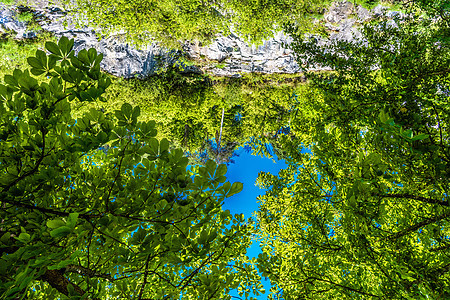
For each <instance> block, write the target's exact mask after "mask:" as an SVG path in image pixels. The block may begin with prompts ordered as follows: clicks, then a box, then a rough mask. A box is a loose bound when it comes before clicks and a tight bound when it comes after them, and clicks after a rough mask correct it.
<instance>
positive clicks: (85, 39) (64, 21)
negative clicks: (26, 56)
mask: <svg viewBox="0 0 450 300" xmlns="http://www.w3.org/2000/svg"><path fill="white" fill-rule="evenodd" d="M40 7H41V8H37V7H35V8H34V10H33V14H34V18H35V20H36V22H37V23H38V24H39V25H40V26H41V27H42V29H43V30H45V31H48V32H51V33H53V34H54V35H55V36H56V37H58V38H59V37H60V36H63V35H64V36H67V37H69V38H74V39H75V51H79V50H81V49H83V48H95V49H97V51H99V52H101V53H103V55H104V59H103V61H102V65H101V66H102V68H103V69H104V70H105V71H107V72H109V73H111V74H113V75H115V76H120V77H125V78H130V77H134V76H138V77H145V76H149V75H153V74H155V73H157V72H158V71H161V70H164V69H165V68H167V67H168V66H172V65H174V64H176V65H178V66H179V67H181V69H182V70H183V72H186V73H202V72H207V73H209V74H212V75H217V76H240V73H243V72H260V73H296V72H299V71H300V66H299V65H298V63H297V61H296V59H295V55H294V53H293V51H292V50H290V49H289V45H290V43H291V42H292V38H291V37H290V36H288V35H285V34H284V33H282V32H277V33H276V34H275V35H274V37H273V38H271V39H269V40H266V41H264V42H263V44H262V45H260V46H255V45H249V44H247V43H246V42H244V41H243V40H242V39H240V38H239V37H238V36H236V35H234V34H231V35H229V36H217V38H216V39H215V40H214V41H213V42H212V43H211V44H210V45H200V44H199V43H186V44H185V45H184V47H183V52H184V55H185V56H187V57H188V58H189V59H190V60H193V61H194V62H195V64H194V65H192V64H191V63H187V62H186V61H185V60H180V54H181V52H180V51H174V50H169V49H164V48H161V47H160V46H158V44H156V43H151V42H150V43H149V44H148V45H147V46H146V47H145V48H143V49H138V48H135V47H133V46H131V45H129V44H128V43H126V42H125V40H124V38H123V33H120V32H118V33H116V34H113V35H110V36H107V37H101V36H100V34H99V32H100V30H96V29H95V28H91V27H82V28H76V27H75V26H74V25H73V23H74V22H72V20H71V19H70V18H69V17H68V16H67V15H66V13H65V12H64V11H62V10H61V9H60V8H58V7H48V6H44V5H42V6H40ZM380 14H386V15H387V16H388V17H390V18H394V19H395V18H396V17H401V14H400V13H399V12H387V11H386V7H383V6H377V7H375V8H374V9H373V10H372V11H368V10H367V9H365V8H363V7H362V6H360V5H357V6H354V5H353V3H352V2H348V1H345V2H335V3H333V4H332V5H331V7H330V8H329V9H328V11H327V12H326V13H325V15H324V19H325V21H326V22H327V23H326V24H325V25H326V27H327V28H328V29H329V30H330V31H331V33H330V35H329V38H328V39H326V40H320V45H321V46H323V47H327V45H329V44H331V43H334V42H336V41H338V40H345V41H352V40H355V39H359V38H360V37H361V33H360V32H359V31H358V29H357V25H358V24H361V23H362V22H365V21H367V20H370V19H371V18H372V17H374V16H375V17H376V16H379V15H380ZM7 32H9V33H10V34H11V33H13V34H12V35H13V36H14V38H31V37H34V36H35V33H34V32H32V31H29V30H28V29H27V24H26V23H25V22H20V21H18V20H17V8H12V9H11V8H7V7H6V6H4V5H1V4H0V34H2V33H3V34H5V33H7Z"/></svg>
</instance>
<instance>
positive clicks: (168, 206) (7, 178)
mask: <svg viewBox="0 0 450 300" xmlns="http://www.w3.org/2000/svg"><path fill="white" fill-rule="evenodd" d="M73 43H74V41H73V40H68V39H67V38H64V37H63V38H61V39H60V41H59V42H58V44H56V43H53V42H47V43H46V45H45V47H46V50H47V51H48V52H47V53H50V54H47V53H46V52H44V51H42V50H37V51H36V55H35V56H33V57H30V58H28V63H29V65H30V67H31V68H30V69H29V70H25V71H20V70H15V71H14V72H13V74H11V75H6V76H5V78H4V84H2V85H0V99H1V102H0V123H1V124H2V125H1V129H0V205H1V210H0V220H1V223H0V295H1V298H2V299H24V298H33V299H49V298H66V297H69V298H70V299H108V298H114V299H122V298H127V299H128V298H129V297H132V298H133V299H173V298H179V297H181V298H183V299H219V298H220V299H229V298H230V296H229V295H228V292H229V291H230V290H231V289H236V288H239V289H241V290H242V291H243V292H248V291H250V289H251V290H252V291H256V290H255V289H260V288H261V284H260V283H259V280H260V278H259V275H258V273H257V272H256V270H255V269H254V267H253V265H252V263H251V262H250V261H249V259H248V258H247V257H246V255H245V253H246V248H247V247H248V246H249V244H250V243H251V239H250V234H251V232H252V227H251V226H250V224H245V223H244V219H243V216H240V215H236V216H234V217H233V216H231V214H230V213H229V211H223V210H222V208H221V204H222V202H223V200H224V198H226V197H229V196H231V195H233V194H235V193H238V192H239V191H240V190H241V189H242V184H241V183H233V184H231V183H229V182H227V181H226V177H225V174H226V171H227V168H226V166H225V165H219V166H217V165H216V164H215V163H214V162H213V161H208V162H207V163H206V165H205V166H204V167H197V168H192V169H190V170H188V169H187V168H186V167H187V162H188V160H187V158H185V157H183V153H182V151H181V150H179V149H176V148H172V147H171V146H170V144H169V142H168V141H167V140H165V139H163V140H157V139H155V138H154V137H155V135H156V130H155V123H154V122H151V121H149V122H142V121H139V115H140V109H139V107H132V106H131V105H129V104H124V105H123V106H122V107H121V109H120V110H116V111H115V112H114V113H104V112H102V111H100V110H95V109H91V110H90V111H89V112H87V113H85V114H84V115H83V116H81V117H79V118H77V119H74V118H73V116H72V106H73V105H72V104H74V103H81V104H82V103H88V102H92V101H102V100H104V98H103V96H102V95H103V93H104V91H105V89H107V88H108V86H109V84H110V80H109V79H108V77H107V76H106V75H105V74H103V73H101V72H100V67H99V63H100V61H101V59H102V54H98V53H97V52H96V51H95V49H89V50H82V51H80V52H79V53H78V54H77V55H75V54H74V52H73V50H72V47H73ZM257 292H258V291H256V293H257Z"/></svg>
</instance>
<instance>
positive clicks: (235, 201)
mask: <svg viewBox="0 0 450 300" xmlns="http://www.w3.org/2000/svg"><path fill="white" fill-rule="evenodd" d="M250 149H251V148H250ZM252 152H253V151H250V150H249V148H246V147H245V146H244V147H241V148H239V149H238V150H237V151H235V154H236V156H235V162H234V163H231V164H229V166H228V172H227V174H226V176H227V180H229V181H230V182H236V181H239V182H242V183H243V184H244V187H243V190H242V192H240V193H238V194H236V195H233V196H232V197H229V198H227V199H225V202H224V204H223V206H222V207H223V209H224V210H226V209H228V210H229V211H230V212H231V213H232V214H233V215H234V214H240V213H243V214H244V216H245V217H246V218H248V217H251V216H254V215H255V211H257V210H258V207H259V205H258V203H257V201H256V198H257V197H258V196H259V195H262V194H263V193H264V192H265V190H263V189H260V188H258V187H257V186H256V185H255V181H256V178H257V176H258V173H259V172H261V171H263V172H270V173H272V174H278V172H279V171H280V170H281V169H284V168H286V167H287V164H286V162H285V161H284V160H278V159H269V158H267V157H261V156H255V155H252ZM260 253H261V248H260V247H259V244H258V243H257V242H256V241H255V242H253V244H252V246H251V247H250V248H249V249H248V250H247V256H248V257H250V258H254V257H257V256H258V254H260ZM262 283H263V285H264V288H265V289H266V291H268V290H269V289H270V282H269V281H268V280H263V281H262ZM230 295H231V296H234V297H237V296H238V294H237V291H233V292H232V293H231V294H230ZM252 296H253V297H256V298H257V299H267V296H266V295H261V296H255V295H252Z"/></svg>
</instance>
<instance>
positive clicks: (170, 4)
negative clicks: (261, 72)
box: [66, 0, 329, 48]
mask: <svg viewBox="0 0 450 300" xmlns="http://www.w3.org/2000/svg"><path fill="white" fill-rule="evenodd" d="M328 2H329V1H326V0H325V1H323V0H313V1H304V0H277V1H273V0H253V1H248V0H246V1H236V0H210V1H199V0H187V1H180V0H138V1H122V0H112V1H101V0H77V1H75V2H74V3H73V4H71V3H69V1H66V3H67V5H69V6H70V7H71V11H72V12H73V13H75V14H77V15H78V14H81V15H82V16H83V17H81V18H79V19H80V20H84V18H87V19H88V20H89V22H90V23H92V24H94V25H95V26H96V27H100V28H102V29H103V30H104V31H105V33H109V32H113V31H123V32H125V33H126V35H127V38H128V40H130V41H133V42H135V43H137V44H145V43H147V42H148V41H149V40H151V38H150V37H152V38H154V39H155V40H156V41H158V42H161V43H163V44H164V45H165V46H168V47H171V48H181V47H182V45H183V43H184V42H185V41H194V40H198V41H200V42H202V43H208V42H210V41H212V39H214V37H215V36H216V35H217V34H219V33H221V34H224V35H228V34H229V33H230V32H231V31H233V32H234V33H235V34H237V35H239V36H241V37H242V38H244V39H245V40H246V41H249V42H256V43H261V42H262V40H263V39H266V38H268V37H271V36H272V35H273V31H274V30H280V29H281V28H282V27H283V26H284V25H285V24H287V23H294V24H300V25H301V26H299V28H303V29H304V30H303V32H304V31H306V30H315V29H317V28H318V27H317V25H314V24H313V22H311V20H312V15H313V14H315V13H317V10H318V9H319V8H323V6H324V5H325V4H327V3H328ZM319 10H320V9H319Z"/></svg>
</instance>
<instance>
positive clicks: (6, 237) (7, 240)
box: [0, 232, 11, 245]
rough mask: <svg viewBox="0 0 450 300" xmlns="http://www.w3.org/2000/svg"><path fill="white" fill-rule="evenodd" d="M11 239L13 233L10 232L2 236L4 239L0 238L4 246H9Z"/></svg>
mask: <svg viewBox="0 0 450 300" xmlns="http://www.w3.org/2000/svg"><path fill="white" fill-rule="evenodd" d="M10 239H11V233H9V232H6V233H4V234H3V235H2V237H1V238H0V241H1V242H2V243H3V244H6V245H7V244H9V241H10Z"/></svg>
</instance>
